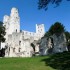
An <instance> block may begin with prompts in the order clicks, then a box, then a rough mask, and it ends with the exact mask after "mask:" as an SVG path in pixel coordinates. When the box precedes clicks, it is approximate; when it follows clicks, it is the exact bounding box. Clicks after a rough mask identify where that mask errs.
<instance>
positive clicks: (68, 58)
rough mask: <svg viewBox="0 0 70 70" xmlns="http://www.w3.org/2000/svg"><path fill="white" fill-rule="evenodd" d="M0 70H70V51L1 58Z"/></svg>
mask: <svg viewBox="0 0 70 70" xmlns="http://www.w3.org/2000/svg"><path fill="white" fill-rule="evenodd" d="M0 70H70V52H63V53H57V54H53V55H48V56H41V57H40V56H39V57H31V58H0Z"/></svg>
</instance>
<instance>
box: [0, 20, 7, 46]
mask: <svg viewBox="0 0 70 70" xmlns="http://www.w3.org/2000/svg"><path fill="white" fill-rule="evenodd" d="M5 34H6V32H5V27H4V26H3V22H1V21H0V46H1V42H5V38H4V36H5Z"/></svg>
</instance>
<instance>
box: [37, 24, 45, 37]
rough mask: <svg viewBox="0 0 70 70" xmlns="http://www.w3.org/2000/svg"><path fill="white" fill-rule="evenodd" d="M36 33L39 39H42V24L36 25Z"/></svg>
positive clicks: (43, 29) (43, 32)
mask: <svg viewBox="0 0 70 70" xmlns="http://www.w3.org/2000/svg"><path fill="white" fill-rule="evenodd" d="M36 33H37V34H38V35H39V37H43V36H44V34H45V28H44V24H40V25H38V24H36Z"/></svg>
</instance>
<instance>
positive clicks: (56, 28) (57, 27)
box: [48, 22, 65, 36]
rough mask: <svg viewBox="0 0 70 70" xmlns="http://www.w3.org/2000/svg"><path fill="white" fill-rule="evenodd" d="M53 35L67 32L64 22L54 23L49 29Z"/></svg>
mask: <svg viewBox="0 0 70 70" xmlns="http://www.w3.org/2000/svg"><path fill="white" fill-rule="evenodd" d="M48 32H49V33H50V34H51V35H53V34H56V35H57V36H58V35H60V34H61V33H63V32H65V29H64V26H63V24H61V23H60V22H56V23H55V24H53V25H52V26H51V27H50V29H49V31H48Z"/></svg>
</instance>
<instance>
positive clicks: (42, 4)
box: [38, 0, 70, 10]
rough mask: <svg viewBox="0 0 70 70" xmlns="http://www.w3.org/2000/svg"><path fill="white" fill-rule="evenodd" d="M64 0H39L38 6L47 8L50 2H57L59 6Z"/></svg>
mask: <svg viewBox="0 0 70 70" xmlns="http://www.w3.org/2000/svg"><path fill="white" fill-rule="evenodd" d="M62 1H63V0H39V1H38V8H39V9H45V10H47V8H48V5H49V4H55V5H56V6H59V5H60V3H61V2H62ZM66 1H70V0H66Z"/></svg>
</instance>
